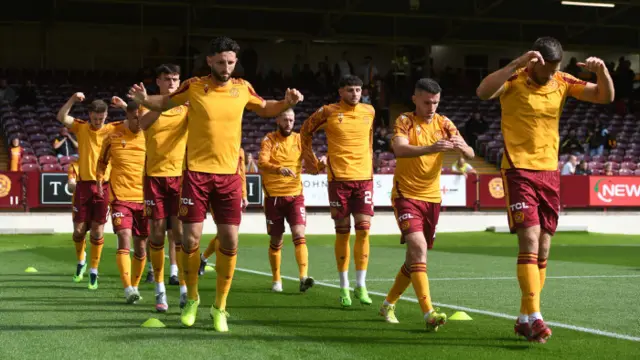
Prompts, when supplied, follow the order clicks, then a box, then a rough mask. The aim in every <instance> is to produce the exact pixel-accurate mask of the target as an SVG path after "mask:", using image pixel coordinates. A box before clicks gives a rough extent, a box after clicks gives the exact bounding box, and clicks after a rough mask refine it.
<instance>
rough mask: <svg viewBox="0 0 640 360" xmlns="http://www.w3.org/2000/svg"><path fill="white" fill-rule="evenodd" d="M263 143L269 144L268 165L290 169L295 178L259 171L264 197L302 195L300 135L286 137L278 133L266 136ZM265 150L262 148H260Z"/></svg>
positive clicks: (294, 133)
mask: <svg viewBox="0 0 640 360" xmlns="http://www.w3.org/2000/svg"><path fill="white" fill-rule="evenodd" d="M262 141H263V142H269V148H270V153H269V163H271V164H273V165H276V166H278V167H286V168H289V169H291V170H292V171H293V172H294V173H295V174H296V177H295V178H294V177H291V176H283V175H282V174H280V173H274V172H271V171H262V170H261V171H260V174H261V175H262V184H263V187H264V190H265V192H266V195H267V196H268V197H269V196H293V195H300V194H301V193H302V183H301V175H302V146H301V141H300V134H299V133H296V132H291V134H290V135H289V136H287V137H284V136H282V135H280V133H279V132H278V131H274V132H271V133H269V134H267V135H266V136H265V137H264V139H263V140H262ZM262 148H263V149H264V148H265V147H264V146H263V147H262Z"/></svg>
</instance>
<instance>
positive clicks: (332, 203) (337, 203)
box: [329, 201, 342, 208]
mask: <svg viewBox="0 0 640 360" xmlns="http://www.w3.org/2000/svg"><path fill="white" fill-rule="evenodd" d="M329 206H330V207H332V208H340V207H342V203H341V202H340V201H329Z"/></svg>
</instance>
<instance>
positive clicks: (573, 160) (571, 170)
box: [560, 155, 578, 175]
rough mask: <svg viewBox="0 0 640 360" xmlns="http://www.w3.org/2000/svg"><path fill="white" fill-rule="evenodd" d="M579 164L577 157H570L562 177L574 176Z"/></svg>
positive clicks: (563, 168) (565, 164)
mask: <svg viewBox="0 0 640 360" xmlns="http://www.w3.org/2000/svg"><path fill="white" fill-rule="evenodd" d="M577 164H578V158H577V157H576V156H575V155H571V156H569V160H568V161H567V162H566V163H564V166H563V167H562V171H561V172H560V175H574V174H575V173H576V165H577Z"/></svg>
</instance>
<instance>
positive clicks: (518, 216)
mask: <svg viewBox="0 0 640 360" xmlns="http://www.w3.org/2000/svg"><path fill="white" fill-rule="evenodd" d="M513 221H515V222H517V223H518V224H520V223H522V222H523V221H524V213H523V212H522V211H516V212H515V213H513Z"/></svg>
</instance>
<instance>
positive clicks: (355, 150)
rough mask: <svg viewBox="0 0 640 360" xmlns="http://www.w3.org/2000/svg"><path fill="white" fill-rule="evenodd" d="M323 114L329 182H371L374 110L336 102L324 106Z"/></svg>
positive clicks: (358, 105)
mask: <svg viewBox="0 0 640 360" xmlns="http://www.w3.org/2000/svg"><path fill="white" fill-rule="evenodd" d="M323 111H324V112H326V115H325V117H326V126H324V130H325V133H326V135H327V146H328V151H327V168H328V170H327V173H328V178H329V180H338V181H353V180H370V179H372V178H373V117H374V115H375V112H374V110H373V107H372V106H371V105H368V104H357V105H355V106H351V105H349V104H346V103H344V102H339V103H335V104H331V105H327V106H324V107H323Z"/></svg>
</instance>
